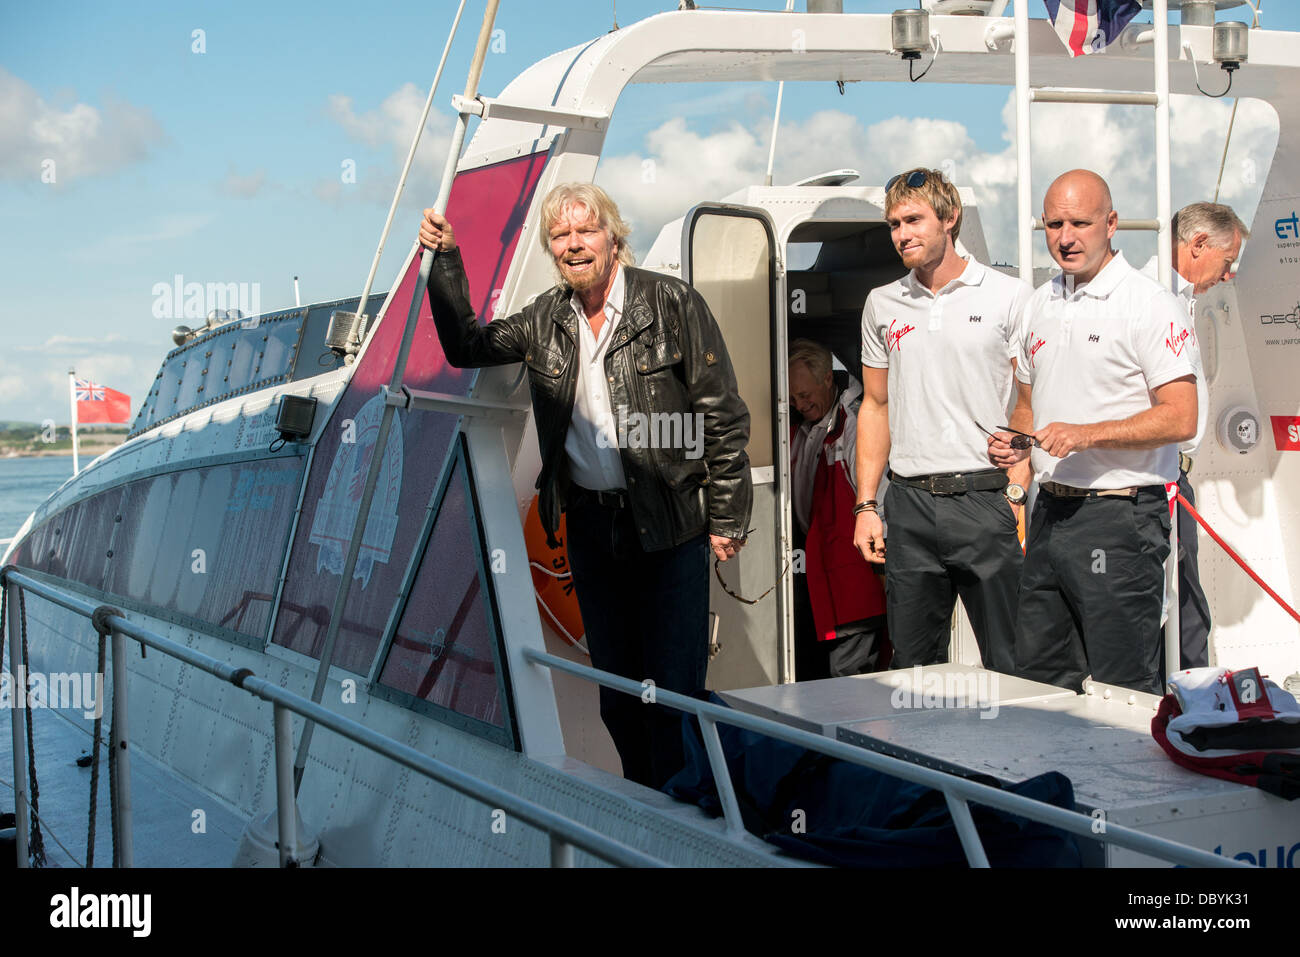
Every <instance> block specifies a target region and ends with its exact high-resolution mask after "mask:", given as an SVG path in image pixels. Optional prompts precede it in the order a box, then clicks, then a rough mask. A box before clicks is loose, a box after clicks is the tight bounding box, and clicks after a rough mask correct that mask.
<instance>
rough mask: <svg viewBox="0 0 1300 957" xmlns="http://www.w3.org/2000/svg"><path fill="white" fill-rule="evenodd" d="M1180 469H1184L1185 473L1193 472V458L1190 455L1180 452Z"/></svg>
mask: <svg viewBox="0 0 1300 957" xmlns="http://www.w3.org/2000/svg"><path fill="white" fill-rule="evenodd" d="M1178 467H1179V468H1180V469H1182V470H1183V471H1184V472H1188V473H1190V472H1191V471H1192V457H1191V456H1190V455H1188V454H1187V453H1186V452H1179V453H1178Z"/></svg>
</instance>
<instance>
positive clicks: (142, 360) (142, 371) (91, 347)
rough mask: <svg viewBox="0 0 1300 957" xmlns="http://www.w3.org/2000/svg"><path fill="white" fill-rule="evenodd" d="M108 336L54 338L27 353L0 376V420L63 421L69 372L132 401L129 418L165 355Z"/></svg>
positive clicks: (157, 349) (161, 348)
mask: <svg viewBox="0 0 1300 957" xmlns="http://www.w3.org/2000/svg"><path fill="white" fill-rule="evenodd" d="M154 345H155V348H150V345H149V344H147V343H141V342H133V341H128V340H125V339H124V338H123V337H122V336H118V335H109V336H105V337H103V338H102V339H93V338H83V339H77V338H71V337H68V336H54V337H52V338H51V339H50V340H48V341H47V342H46V343H45V345H43V346H38V347H26V348H23V349H21V350H20V351H21V352H22V353H23V355H22V360H21V362H18V363H14V364H13V365H12V366H11V367H10V368H8V369H7V370H6V373H5V374H4V375H2V376H0V419H6V420H18V421H24V422H38V421H41V420H42V419H46V418H52V419H55V420H56V421H58V422H61V423H64V422H67V421H68V406H69V396H68V370H69V369H76V371H77V376H78V378H83V379H90V380H92V381H94V382H97V383H99V384H100V385H105V386H108V387H109V388H111V389H117V390H118V391H119V392H125V393H127V394H128V395H130V396H131V414H132V415H134V414H135V411H136V409H137V408H139V405H140V403H141V402H142V401H143V399H144V397H145V394H146V393H147V392H148V390H149V389H150V388H151V387H152V383H153V379H154V375H155V374H156V373H157V371H158V364H159V362H160V361H161V358H162V356H163V355H164V354H165V352H166V349H165V348H164V345H163V343H161V342H160V343H157V344H154Z"/></svg>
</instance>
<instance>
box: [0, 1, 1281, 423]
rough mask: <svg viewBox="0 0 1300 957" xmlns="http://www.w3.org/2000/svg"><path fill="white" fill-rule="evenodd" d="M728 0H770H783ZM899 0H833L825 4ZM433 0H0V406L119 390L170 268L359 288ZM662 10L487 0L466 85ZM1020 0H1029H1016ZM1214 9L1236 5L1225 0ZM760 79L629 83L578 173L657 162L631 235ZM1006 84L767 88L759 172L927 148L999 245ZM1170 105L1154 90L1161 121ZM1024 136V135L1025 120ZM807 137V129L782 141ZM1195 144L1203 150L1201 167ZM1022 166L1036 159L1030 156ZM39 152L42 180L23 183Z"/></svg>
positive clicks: (493, 87) (19, 410) (287, 292)
mask: <svg viewBox="0 0 1300 957" xmlns="http://www.w3.org/2000/svg"><path fill="white" fill-rule="evenodd" d="M803 4H804V0H798V6H799V7H800V8H802V7H803ZM744 5H745V6H747V7H749V8H760V9H781V8H783V7H784V2H783V0H745V4H744ZM900 5H904V4H902V3H901V2H900V0H845V10H846V12H849V13H879V12H888V11H889V10H892V9H894V8H895V7H897V6H900ZM455 6H456V4H455V3H454V2H452V0H436V2H424V3H419V4H417V3H406V2H381V3H375V4H369V5H359V4H356V3H355V2H347V3H344V2H339V0H321V2H315V3H312V4H299V3H289V2H286V3H280V4H267V3H252V2H230V3H215V2H202V3H176V2H168V3H163V2H132V3H121V4H91V3H84V2H82V3H67V2H49V3H44V4H19V3H16V2H8V3H6V4H5V5H4V6H3V11H2V12H0V230H2V232H3V235H4V236H5V237H7V241H6V242H5V244H4V246H5V248H4V257H3V263H4V267H3V273H2V275H3V276H4V278H5V280H6V281H5V283H4V288H5V296H4V300H3V305H0V328H3V329H4V331H5V334H6V340H7V346H8V348H7V349H6V350H5V352H4V354H3V356H2V357H0V419H24V420H30V421H39V420H41V419H43V418H46V417H52V418H55V419H57V420H58V421H59V422H61V423H62V422H66V420H67V414H68V409H67V398H66V397H67V392H66V380H65V379H62V378H61V376H63V375H64V374H65V373H66V371H67V369H68V367H69V366H70V365H75V366H76V367H77V369H78V372H79V374H83V375H86V376H89V377H92V378H94V379H96V380H97V381H101V382H103V383H105V384H107V385H110V386H112V387H114V388H119V389H122V390H124V391H127V392H130V393H131V394H132V396H133V397H134V398H135V400H136V402H137V403H138V401H139V399H140V398H142V397H143V395H144V393H145V391H146V389H147V388H148V387H149V385H150V383H151V382H152V379H153V375H154V373H155V371H156V370H157V367H158V364H159V362H160V360H161V358H162V356H163V355H164V354H165V352H166V350H167V349H168V348H169V347H170V339H169V332H170V329H171V327H172V326H173V325H175V323H176V320H175V319H173V318H171V317H162V318H160V317H155V316H154V315H153V310H152V306H153V305H154V300H155V296H154V292H153V290H154V286H155V284H157V283H160V282H161V283H171V282H172V278H173V276H174V275H176V274H181V275H182V276H184V277H185V279H186V280H187V281H190V280H193V281H199V282H209V281H212V282H241V283H248V284H250V285H251V284H254V283H255V284H257V288H258V290H259V293H260V301H261V306H262V308H263V309H264V310H270V309H276V308H282V307H285V306H289V305H292V304H293V284H292V277H293V276H294V275H295V274H296V275H298V276H299V277H300V281H301V284H302V295H303V300H304V302H308V301H321V300H326V299H332V298H340V297H343V296H348V295H356V294H357V293H359V292H360V288H361V285H362V283H363V281H364V279H365V275H366V271H367V269H368V267H369V263H370V258H371V256H372V255H373V251H374V246H375V243H376V242H377V240H378V237H379V232H380V229H381V227H382V225H383V220H384V215H385V213H386V211H387V207H388V202H389V200H390V198H391V193H392V189H393V187H394V185H395V180H396V173H397V170H398V169H399V165H400V161H401V159H402V158H403V157H404V155H405V145H406V144H407V143H408V142H409V138H410V135H411V132H412V125H413V116H414V111H415V110H416V109H418V106H419V105H421V104H422V103H423V99H424V96H425V94H426V93H427V90H428V84H429V83H430V81H431V80H432V76H433V71H434V68H435V67H436V65H437V58H438V55H439V53H440V52H441V49H442V45H443V43H444V41H445V39H446V34H447V30H448V28H449V26H450V20H451V16H452V13H453V12H454V10H455ZM675 6H676V3H675V0H618V2H617V4H616V5H615V4H614V3H612V2H609V0H590V2H584V3H582V4H578V5H574V4H559V3H550V2H545V3H543V2H523V0H503V3H502V4H501V11H500V14H499V16H498V20H497V26H498V27H499V28H500V29H501V30H503V31H504V33H503V35H502V39H503V40H504V46H505V49H504V51H503V52H498V53H494V54H492V55H490V56H489V57H488V59H487V63H486V65H485V69H484V74H483V80H482V83H481V89H482V91H483V92H484V93H487V94H495V93H497V92H499V90H500V89H501V87H502V86H503V85H504V84H505V83H506V82H508V81H509V80H510V79H511V78H512V77H513V76H515V75H516V74H517V73H519V72H520V71H521V70H523V69H524V68H525V67H527V66H528V65H529V64H530V63H532V62H534V61H536V60H538V59H540V58H541V57H543V56H545V55H547V54H549V53H551V52H554V51H556V50H559V49H563V48H565V47H569V46H572V45H575V44H577V43H580V42H583V41H585V40H588V39H590V38H591V37H593V36H595V35H598V34H600V33H603V32H605V31H606V30H608V29H610V27H611V26H612V25H613V18H614V16H615V14H616V15H617V18H618V22H619V23H620V24H623V25H626V24H628V23H630V22H632V21H634V20H637V19H640V18H642V17H645V16H649V15H651V14H654V13H657V12H661V11H663V10H666V9H670V8H674V7H675ZM482 9H483V3H482V0H471V2H470V3H469V4H468V5H467V10H466V14H465V19H464V21H463V22H462V25H461V31H460V35H459V36H458V39H457V44H456V47H455V48H454V50H453V53H452V56H451V58H450V59H449V61H448V65H447V70H446V73H445V75H444V78H443V83H442V86H441V87H440V89H439V93H438V97H437V100H436V101H435V107H434V108H435V112H436V113H437V114H438V115H437V116H436V117H435V119H434V120H433V121H432V122H431V124H430V134H431V135H430V136H429V137H427V138H428V139H430V141H431V146H430V148H429V149H426V150H424V151H422V154H421V157H420V164H419V169H418V171H417V174H416V175H415V176H414V177H413V180H412V186H411V188H410V189H409V190H408V199H407V201H406V202H405V203H404V206H403V211H402V212H401V213H399V217H398V220H397V223H396V225H395V228H394V233H393V237H392V239H391V240H390V242H389V251H388V253H387V254H386V256H385V260H384V263H383V265H382V266H381V268H380V272H379V278H378V280H377V288H378V289H380V290H383V289H386V288H387V286H388V284H389V283H390V282H391V281H392V278H393V276H394V274H395V271H396V269H397V267H398V265H399V264H400V259H401V257H402V256H403V255H404V254H405V252H406V250H407V248H408V243H409V240H410V237H411V236H412V234H413V232H414V226H415V219H416V217H417V215H418V210H419V209H420V208H421V207H422V206H424V205H428V204H429V203H430V202H431V201H432V198H433V186H432V182H433V178H434V172H435V170H437V169H440V167H441V162H442V157H441V153H439V152H438V151H437V147H438V145H439V144H440V143H441V142H444V141H445V134H446V130H447V129H448V128H449V127H450V124H451V113H450V107H449V105H448V99H449V97H450V95H451V94H452V93H453V92H460V90H461V88H462V87H463V85H464V78H465V73H466V70H467V68H468V61H469V57H470V52H471V49H472V45H473V38H474V35H475V33H476V32H477V29H478V25H479V21H480V19H481V16H482ZM575 9H580V10H581V14H580V15H575V14H574V12H573V11H574V10H575ZM1033 10H1034V13H1033V15H1035V16H1041V15H1042V10H1041V5H1040V4H1035V5H1034V8H1033ZM1232 15H1234V16H1236V17H1238V18H1240V19H1244V18H1245V13H1244V8H1242V9H1241V10H1239V11H1233V14H1232ZM1264 23H1265V25H1266V26H1268V27H1270V28H1272V29H1290V30H1300V10H1297V9H1295V5H1294V4H1285V5H1283V4H1282V3H1280V2H1273V3H1266V4H1265V10H1264ZM195 30H202V31H203V34H202V45H203V47H204V49H203V52H196V51H195V49H194V48H195V46H196V40H195V39H194V31H195ZM775 94H776V88H775V84H751V85H746V86H744V87H740V88H736V87H731V88H722V87H717V86H714V87H702V86H686V87H681V86H678V87H666V86H648V87H639V88H638V87H634V88H632V89H630V90H629V92H628V93H627V94H626V95H625V97H624V99H623V101H622V102H621V103H620V110H619V112H618V113H616V115H615V119H614V122H613V124H612V126H611V132H610V136H609V139H608V142H607V146H606V152H605V156H606V160H605V161H604V164H603V165H602V171H601V172H600V173H598V177H597V180H598V182H604V184H605V185H607V187H609V188H611V189H612V190H615V195H616V196H617V195H618V192H617V189H618V187H619V186H620V182H621V180H620V177H621V175H622V174H621V172H620V171H621V170H623V169H625V168H636V169H639V168H640V166H639V164H640V158H641V157H643V156H651V157H654V158H655V159H656V161H657V162H658V163H659V164H660V167H661V169H662V171H663V188H662V191H661V193H660V195H659V196H658V197H656V198H655V199H654V201H653V202H651V201H642V202H639V203H638V202H637V201H636V200H631V201H630V202H629V206H628V209H627V211H628V212H629V213H630V215H631V217H632V219H633V220H634V222H635V225H636V227H637V232H636V233H635V234H634V241H635V244H636V245H637V246H639V249H638V251H639V252H641V253H644V251H645V249H646V248H648V242H649V240H650V239H652V238H653V235H654V233H655V231H657V229H658V227H659V226H660V225H662V222H663V221H665V220H668V219H671V218H673V217H674V216H676V215H679V214H680V212H681V211H682V210H683V209H684V207H685V205H686V204H689V203H690V202H694V201H698V200H699V199H703V198H708V197H709V196H710V195H713V196H714V197H716V196H717V195H719V194H720V192H727V191H730V190H732V189H735V188H737V187H739V186H741V185H744V184H745V183H746V182H747V181H749V180H750V179H752V178H753V176H754V175H755V173H757V174H758V175H761V171H762V167H763V165H764V164H765V162H766V140H767V135H768V132H767V130H768V127H770V123H771V111H772V106H773V103H774V101H775ZM1008 95H1009V94H1008V91H1007V90H1006V89H1003V88H995V87H992V88H991V87H975V86H970V87H958V86H952V85H930V86H927V85H926V84H924V83H922V84H916V85H908V84H902V85H898V86H894V85H888V86H883V87H882V86H877V87H874V88H865V87H863V86H861V85H852V84H850V86H849V88H848V91H847V95H845V96H839V95H838V94H837V92H836V90H835V87H834V85H833V84H829V83H826V84H799V85H794V84H792V85H790V86H788V87H787V89H786V96H785V108H784V113H783V133H782V137H781V145H782V146H783V147H784V146H786V144H790V145H789V148H788V149H787V150H785V151H783V152H781V153H779V156H778V164H777V175H776V179H777V181H778V182H781V181H783V180H784V181H789V180H791V179H793V178H795V177H797V176H800V175H807V174H808V173H810V172H816V171H819V170H821V169H830V168H836V167H839V166H851V167H854V168H857V169H860V170H862V171H863V173H864V179H866V180H868V181H870V182H875V181H877V179H878V178H882V177H883V176H884V175H886V174H887V172H888V171H889V170H890V169H891V168H893V166H892V165H891V164H896V163H907V165H911V163H910V162H908V161H909V160H911V159H914V158H915V159H916V160H917V161H920V162H927V163H932V164H933V165H939V164H940V163H942V162H943V161H945V160H948V161H950V162H953V163H954V165H955V168H956V171H957V178H958V180H959V182H970V183H971V184H972V185H974V186H975V187H976V189H977V194H978V195H980V197H981V201H982V202H985V201H987V203H988V207H989V209H990V214H989V217H988V218H989V229H990V233H991V235H990V237H989V240H990V245H991V247H992V248H993V251H994V256H995V258H998V253H999V251H1001V252H1002V253H1003V254H1004V255H1003V256H1002V257H1001V258H1007V256H1008V255H1009V254H1010V253H1012V252H1013V251H1014V239H1013V237H1011V236H1010V234H1009V232H1008V230H1007V229H1006V227H1005V223H1002V222H1001V221H1000V220H999V219H998V217H997V213H996V211H997V210H998V208H999V207H1000V206H1002V205H1004V204H1003V203H1002V202H1001V200H1002V199H1003V198H1004V196H1005V195H1006V190H1007V189H1008V188H1009V184H1008V181H1007V168H1008V167H1007V159H1008V156H1009V155H1011V154H1009V153H1008V151H1009V149H1010V146H1009V141H1008V139H1007V125H1006V123H1007V117H1006V106H1007V103H1008ZM1225 110H1226V106H1224V105H1223V104H1220V103H1211V102H1209V101H1205V102H1204V103H1197V104H1189V105H1188V106H1187V108H1186V109H1185V110H1184V111H1183V116H1184V118H1185V121H1186V122H1187V123H1192V122H1196V123H1199V124H1201V125H1205V126H1206V127H1207V129H1208V128H1209V127H1213V126H1214V125H1215V124H1222V122H1223V118H1224V116H1225V115H1226V114H1225V113H1224V111H1225ZM828 111H835V112H828ZM1216 111H1217V112H1216ZM1178 116H1179V113H1178V106H1177V105H1176V106H1175V127H1176V128H1175V132H1176V133H1177V121H1178ZM1243 117H1245V119H1243ZM1267 120H1268V117H1267V116H1266V115H1264V114H1259V115H1255V114H1250V113H1249V111H1248V110H1246V109H1245V105H1244V104H1243V111H1242V115H1239V117H1238V124H1239V127H1238V130H1237V132H1236V133H1235V134H1234V146H1235V145H1236V144H1237V143H1238V138H1240V141H1241V142H1240V150H1241V151H1242V152H1241V153H1240V155H1235V154H1234V155H1233V156H1232V157H1231V159H1230V164H1229V166H1230V169H1232V170H1237V169H1238V167H1239V166H1243V164H1248V163H1254V162H1259V161H1260V160H1261V159H1262V161H1263V162H1264V164H1265V165H1266V163H1267V155H1268V153H1269V152H1270V150H1271V147H1270V146H1269V143H1268V135H1269V131H1268V129H1267V125H1268V124H1267ZM1036 122H1037V120H1036ZM1046 122H1049V123H1050V122H1051V120H1050V119H1049V120H1047V121H1046ZM1148 122H1149V121H1148ZM1096 123H1097V124H1098V125H1097V129H1096V130H1094V131H1092V132H1091V135H1090V136H1089V138H1090V139H1100V140H1108V138H1109V139H1110V140H1112V141H1114V142H1120V141H1121V140H1122V139H1123V138H1124V137H1128V136H1130V135H1136V134H1135V130H1136V129H1137V123H1136V122H1133V121H1130V120H1129V119H1128V118H1127V115H1126V114H1123V113H1105V112H1104V111H1103V112H1100V113H1098V114H1097V116H1096ZM787 129H788V132H787ZM914 137H915V138H919V139H920V140H921V141H923V142H924V143H925V144H926V149H925V150H923V151H922V153H921V154H919V155H918V154H914V153H899V152H898V150H897V149H896V148H895V147H897V146H898V144H899V143H900V142H901V143H903V144H906V143H907V142H908V141H909V140H911V139H913V138H914ZM1035 137H1036V143H1037V137H1038V129H1037V127H1036V128H1035ZM1206 137H1207V139H1206V146H1207V149H1206V150H1205V151H1204V152H1206V153H1207V154H1208V153H1210V152H1213V150H1210V149H1209V148H1208V147H1209V145H1210V141H1211V140H1214V141H1215V142H1217V144H1218V149H1219V150H1221V149H1222V131H1221V130H1220V131H1218V132H1214V131H1209V132H1207V133H1206ZM810 139H816V140H818V141H820V142H821V143H822V144H824V146H822V147H821V148H819V149H817V150H806V149H805V150H802V151H800V150H799V149H798V148H797V144H805V143H807V142H809V141H810ZM702 157H703V159H701V158H702ZM49 160H53V166H52V167H49V166H47V161H49ZM349 160H350V161H353V162H354V163H355V168H356V182H355V183H346V184H345V183H343V182H342V181H341V176H340V169H341V165H342V164H343V163H344V162H346V161H349ZM1100 161H1101V160H1100V159H1099V162H1100ZM1045 162H1050V158H1049V159H1048V160H1045ZM1217 163H1218V154H1217V153H1214V155H1213V162H1212V163H1211V165H1212V166H1213V168H1214V170H1215V171H1217ZM1206 168H1207V167H1206V164H1205V163H1203V162H1198V164H1189V165H1187V166H1186V167H1185V168H1184V167H1177V168H1176V170H1175V204H1176V205H1178V204H1180V203H1181V202H1187V201H1190V200H1191V199H1197V198H1204V197H1203V195H1202V193H1203V192H1204V190H1205V189H1206V188H1207V185H1206V182H1205V176H1206V174H1205V169H1206ZM1035 170H1036V181H1037V178H1038V177H1037V170H1038V166H1037V161H1036V166H1035ZM51 171H52V173H53V180H54V181H53V182H47V181H43V178H44V179H49V178H50V172H51ZM1259 179H1260V180H1262V171H1261V172H1260V175H1259ZM1252 182H1253V180H1252ZM1012 186H1013V184H1012ZM1212 186H1213V182H1212V179H1211V181H1210V182H1209V185H1208V188H1209V189H1211V190H1212ZM1225 188H1226V187H1225ZM1238 193H1239V194H1240V195H1239V196H1238V197H1237V198H1236V199H1233V198H1232V197H1229V198H1230V200H1231V201H1236V202H1239V203H1240V204H1243V205H1244V206H1247V207H1250V208H1251V209H1253V205H1252V204H1253V202H1254V199H1253V198H1252V196H1251V191H1250V190H1249V189H1247V188H1246V187H1242V188H1241V189H1240V190H1238ZM1011 195H1013V193H1012V194H1011ZM1256 198H1257V190H1256ZM1117 205H1118V202H1117Z"/></svg>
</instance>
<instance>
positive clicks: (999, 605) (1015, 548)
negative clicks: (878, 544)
mask: <svg viewBox="0 0 1300 957" xmlns="http://www.w3.org/2000/svg"><path fill="white" fill-rule="evenodd" d="M884 512H885V521H886V522H887V523H888V536H889V537H888V542H887V545H886V557H885V608H886V612H887V616H888V620H889V640H890V641H891V642H892V643H893V646H894V658H893V661H892V662H891V663H890V667H891V668H910V667H912V666H913V665H932V664H939V663H942V662H945V661H947V660H948V642H949V622H950V620H951V619H952V609H953V605H954V604H955V603H956V601H957V596H959V595H960V596H961V600H962V604H963V605H965V606H966V614H967V615H968V616H969V617H970V621H971V626H972V628H973V629H974V631H975V641H976V643H977V644H978V645H979V650H980V657H981V658H982V659H983V660H984V667H986V668H988V669H990V670H992V671H1001V672H1004V673H1010V672H1011V671H1012V669H1013V668H1014V667H1015V659H1014V657H1013V643H1014V635H1015V623H1016V605H1017V592H1018V589H1019V585H1020V569H1021V566H1022V564H1023V563H1024V553H1023V552H1022V551H1021V550H1020V538H1019V536H1018V535H1017V533H1016V517H1015V514H1014V513H1013V512H1012V511H1011V506H1010V504H1009V503H1008V502H1007V500H1006V496H1005V495H1003V494H1002V492H1001V491H1000V490H997V489H991V490H988V491H982V492H964V493H962V494H960V495H931V494H930V493H929V492H926V491H924V490H922V489H919V488H912V487H910V486H906V485H903V484H902V483H900V482H891V483H890V485H889V490H888V491H887V492H886V493H885V501H884Z"/></svg>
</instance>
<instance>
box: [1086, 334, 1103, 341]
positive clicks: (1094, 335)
mask: <svg viewBox="0 0 1300 957" xmlns="http://www.w3.org/2000/svg"><path fill="white" fill-rule="evenodd" d="M1088 341H1089V342H1101V336H1099V335H1097V334H1096V333H1095V332H1094V333H1093V334H1092V335H1090V336H1089V337H1088Z"/></svg>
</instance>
